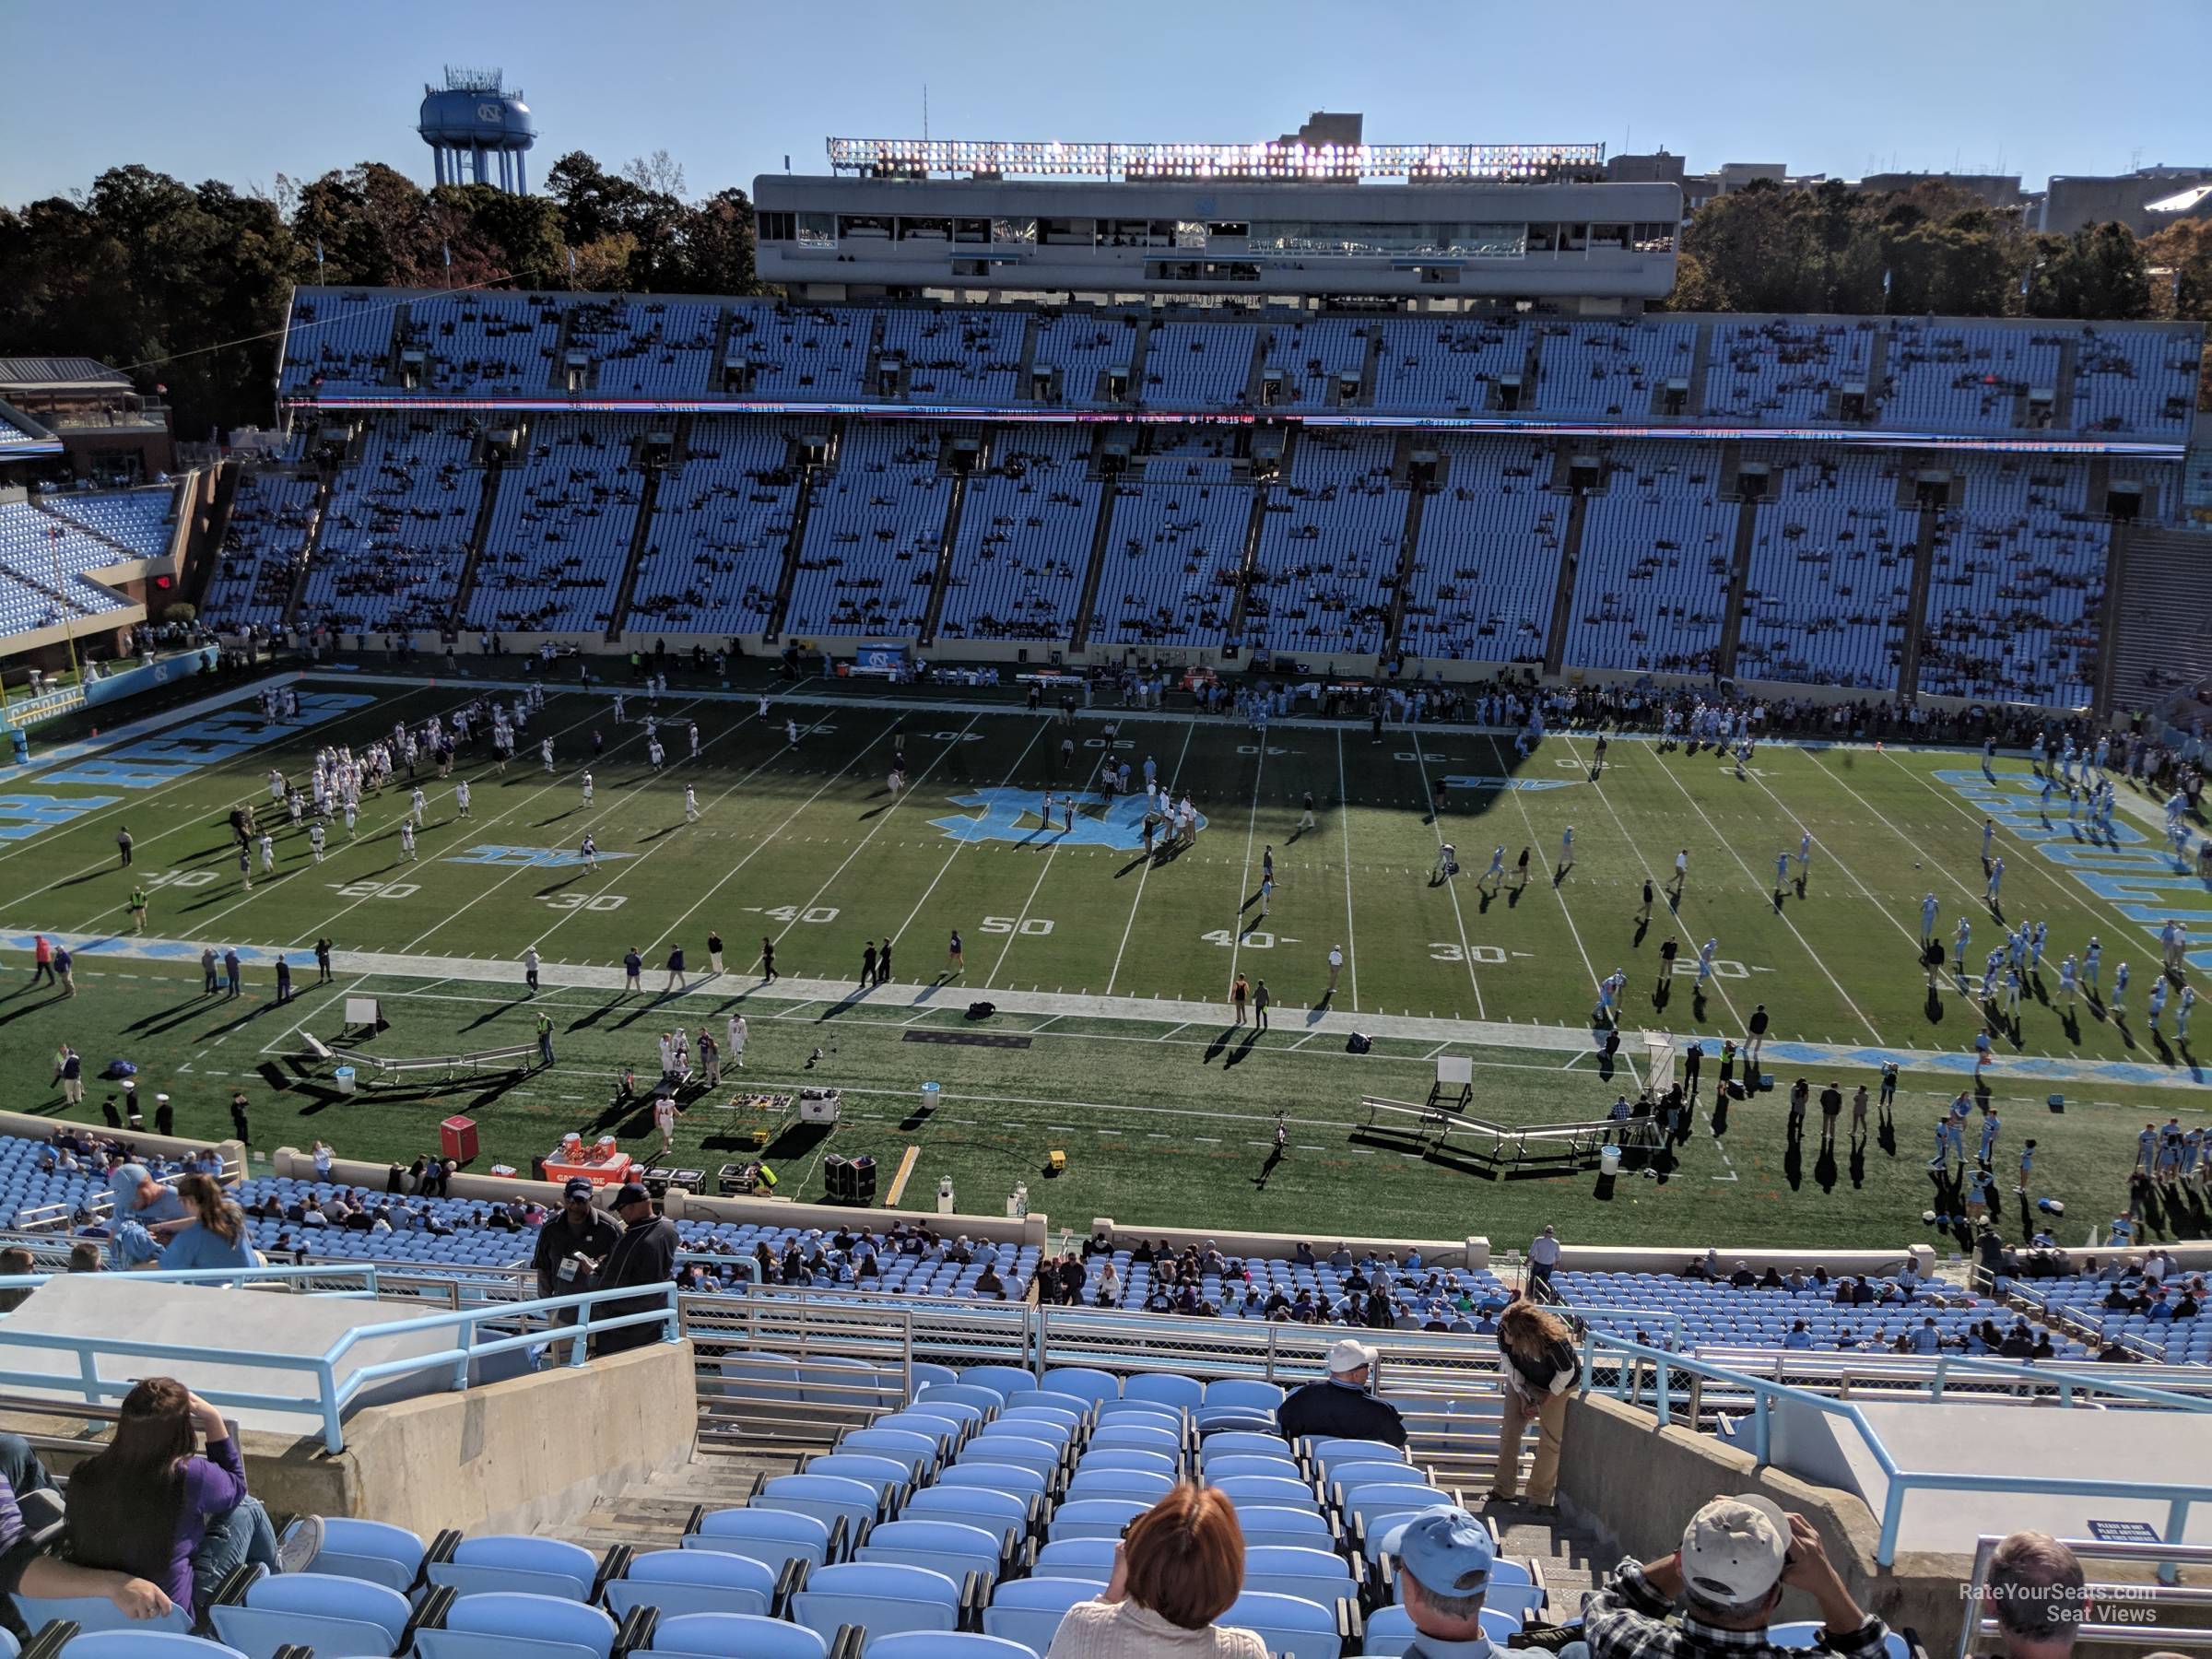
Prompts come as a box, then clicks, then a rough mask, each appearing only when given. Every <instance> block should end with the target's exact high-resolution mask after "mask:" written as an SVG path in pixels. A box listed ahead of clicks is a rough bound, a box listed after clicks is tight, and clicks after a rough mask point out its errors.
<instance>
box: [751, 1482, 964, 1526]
mask: <svg viewBox="0 0 2212 1659" xmlns="http://www.w3.org/2000/svg"><path fill="white" fill-rule="evenodd" d="M940 1478H942V1477H940ZM880 1504H881V1500H880V1499H879V1498H878V1496H877V1490H876V1488H874V1487H872V1486H869V1485H867V1484H866V1483H865V1482H864V1481H858V1480H848V1479H846V1478H845V1477H843V1476H841V1475H779V1476H777V1477H775V1478H774V1479H773V1480H771V1481H769V1482H767V1483H766V1484H765V1485H763V1486H762V1487H761V1488H760V1493H759V1496H758V1497H757V1498H755V1499H754V1500H753V1505H752V1506H753V1508H755V1509H780V1510H789V1511H791V1512H793V1513H794V1514H799V1515H812V1516H813V1517H814V1518H815V1519H816V1520H818V1521H819V1522H821V1523H822V1524H824V1525H825V1526H829V1525H834V1524H836V1523H838V1522H839V1521H842V1522H843V1523H844V1524H845V1533H846V1535H847V1536H850V1537H857V1536H858V1535H859V1534H860V1529H861V1528H862V1527H864V1526H865V1525H866V1524H868V1523H869V1522H871V1521H873V1520H875V1519H876V1515H877V1510H878V1508H879V1507H880Z"/></svg>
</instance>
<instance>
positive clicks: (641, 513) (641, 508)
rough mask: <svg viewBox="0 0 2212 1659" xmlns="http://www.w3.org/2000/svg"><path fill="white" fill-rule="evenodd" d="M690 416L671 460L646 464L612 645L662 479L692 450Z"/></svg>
mask: <svg viewBox="0 0 2212 1659" xmlns="http://www.w3.org/2000/svg"><path fill="white" fill-rule="evenodd" d="M690 441H691V417H690V416H688V415H678V416H677V418H676V438H675V441H674V442H672V443H671V444H669V446H668V457H669V458H668V459H666V460H662V461H652V460H648V461H647V462H646V464H645V466H644V473H645V483H644V485H643V487H642V488H641V489H640V490H639V492H638V522H637V525H636V527H635V528H634V529H632V530H631V531H630V533H629V553H627V554H626V555H625V556H624V557H623V559H622V575H621V578H620V580H619V581H618V582H616V584H615V605H614V609H613V610H612V611H611V612H609V613H608V615H607V618H606V642H607V643H608V644H609V645H613V644H617V643H618V642H619V641H621V638H622V630H623V629H624V628H625V627H626V626H628V624H629V601H630V595H631V594H635V593H636V592H637V590H638V566H639V565H640V564H641V563H643V562H644V559H645V549H646V548H648V547H651V546H652V545H653V510H654V508H655V507H656V506H657V505H658V504H659V501H660V495H661V480H662V479H663V478H665V477H667V476H668V473H669V470H670V468H671V467H673V466H674V465H676V461H675V457H677V456H678V455H684V454H688V453H690ZM472 562H473V560H472Z"/></svg>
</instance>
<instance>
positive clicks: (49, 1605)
mask: <svg viewBox="0 0 2212 1659" xmlns="http://www.w3.org/2000/svg"><path fill="white" fill-rule="evenodd" d="M15 1602H16V1611H17V1612H18V1614H19V1615H21V1617H22V1619H23V1628H24V1629H25V1630H43V1629H45V1627H46V1626H48V1625H50V1624H52V1623H53V1621H54V1620H55V1619H57V1618H65V1619H67V1620H68V1621H69V1622H70V1623H71V1624H73V1625H75V1626H76V1628H77V1629H78V1630H82V1631H84V1632H86V1633H87V1634H95V1633H98V1632H100V1631H102V1630H163V1631H173V1632H175V1633H176V1634H177V1635H180V1636H182V1635H186V1634H189V1633H190V1631H191V1630H192V1614H191V1613H190V1612H189V1611H187V1610H186V1609H184V1608H182V1607H171V1609H170V1610H169V1611H168V1612H167V1613H164V1614H163V1615H162V1616H161V1617H160V1618H131V1617H129V1616H128V1615H127V1614H124V1613H122V1612H120V1611H118V1610H117V1608H116V1606H115V1604H114V1603H113V1602H112V1601H110V1600H109V1599H108V1598H107V1597H106V1596H104V1595H24V1594H20V1593H18V1594H17V1595H16V1598H15Z"/></svg>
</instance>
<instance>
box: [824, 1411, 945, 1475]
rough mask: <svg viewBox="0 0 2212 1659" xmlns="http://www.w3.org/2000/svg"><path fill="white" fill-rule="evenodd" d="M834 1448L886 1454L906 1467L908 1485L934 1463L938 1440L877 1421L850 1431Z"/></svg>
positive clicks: (872, 1454)
mask: <svg viewBox="0 0 2212 1659" xmlns="http://www.w3.org/2000/svg"><path fill="white" fill-rule="evenodd" d="M837 1449H838V1451H840V1452H841V1453H861V1454H863V1455H865V1456H868V1457H888V1458H889V1459H890V1460H891V1461H892V1462H894V1463H896V1464H899V1465H902V1466H903V1467H904V1468H905V1470H906V1481H907V1484H909V1485H912V1483H913V1482H915V1481H917V1480H920V1479H921V1478H922V1477H923V1476H924V1475H925V1474H927V1473H928V1472H929V1471H930V1470H931V1469H934V1468H935V1467H936V1466H937V1458H938V1455H939V1450H940V1442H939V1441H938V1440H937V1438H936V1437H935V1435H929V1434H918V1433H913V1432H911V1431H909V1430H901V1429H887V1428H885V1427H884V1426H883V1424H882V1422H880V1421H878V1422H877V1424H876V1425H875V1426H874V1427H873V1428H868V1429H855V1430H852V1431H851V1432H850V1433H848V1434H846V1435H845V1436H844V1437H843V1438H842V1439H841V1440H840V1441H838V1442H837Z"/></svg>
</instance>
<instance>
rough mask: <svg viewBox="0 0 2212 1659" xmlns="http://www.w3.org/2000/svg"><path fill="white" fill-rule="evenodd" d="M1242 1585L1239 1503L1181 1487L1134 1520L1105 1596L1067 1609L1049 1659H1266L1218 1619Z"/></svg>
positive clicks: (1257, 1644) (1255, 1642)
mask: <svg viewBox="0 0 2212 1659" xmlns="http://www.w3.org/2000/svg"><path fill="white" fill-rule="evenodd" d="M1243 1583H1244V1533H1243V1529H1242V1528H1241V1527H1240V1526H1239V1525H1238V1524H1237V1512H1236V1509H1235V1507H1234V1506H1233V1505H1232V1504H1231V1503H1230V1501H1229V1500H1228V1499H1226V1498H1224V1497H1222V1496H1221V1494H1220V1493H1219V1492H1218V1490H1216V1489H1215V1488H1212V1487H1201V1486H1194V1485H1192V1484H1191V1483H1190V1482H1188V1481H1185V1482H1183V1483H1182V1484H1180V1485H1178V1486H1177V1487H1176V1488H1174V1490H1172V1491H1171V1492H1170V1493H1169V1494H1168V1495H1167V1496H1166V1497H1165V1498H1162V1499H1161V1500H1159V1502H1158V1503H1156V1504H1154V1505H1153V1506H1152V1507H1151V1508H1150V1509H1148V1510H1147V1511H1146V1512H1144V1513H1143V1514H1141V1515H1139V1516H1138V1517H1137V1518H1136V1519H1135V1521H1133V1522H1131V1523H1130V1524H1129V1530H1128V1532H1127V1534H1126V1535H1124V1537H1123V1539H1122V1541H1121V1543H1120V1544H1119V1545H1117V1546H1116V1547H1115V1548H1114V1552H1113V1572H1112V1577H1111V1578H1110V1579H1109V1580H1108V1581H1107V1584H1106V1589H1105V1592H1104V1593H1103V1594H1100V1595H1099V1596H1098V1597H1097V1598H1096V1599H1094V1600H1091V1601H1087V1602H1077V1604H1076V1605H1075V1606H1072V1607H1070V1608H1069V1609H1068V1610H1067V1616H1066V1617H1065V1618H1063V1619H1062V1620H1061V1621H1060V1630H1059V1633H1058V1634H1057V1635H1055V1636H1054V1637H1053V1645H1052V1647H1051V1648H1050V1649H1049V1650H1047V1652H1046V1654H1045V1659H1154V1656H1155V1655H1190V1656H1191V1659H1266V1653H1267V1645H1266V1643H1265V1642H1264V1641H1261V1639H1260V1638H1259V1636H1258V1635H1257V1634H1255V1633H1254V1632H1253V1631H1251V1630H1234V1629H1230V1630H1223V1629H1220V1628H1219V1627H1218V1626H1216V1625H1215V1623H1214V1620H1215V1619H1217V1618H1220V1617H1221V1615H1222V1614H1224V1613H1226V1612H1227V1611H1229V1608H1230V1604H1231V1603H1233V1602H1234V1601H1235V1600H1236V1599H1237V1594H1238V1592H1239V1591H1240V1590H1241V1589H1242V1587H1243Z"/></svg>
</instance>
